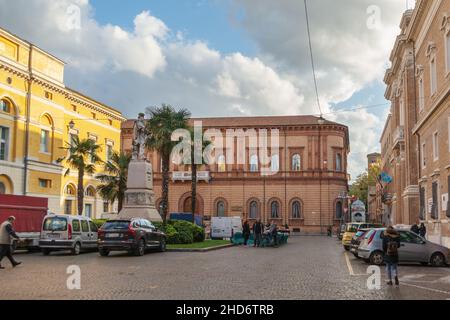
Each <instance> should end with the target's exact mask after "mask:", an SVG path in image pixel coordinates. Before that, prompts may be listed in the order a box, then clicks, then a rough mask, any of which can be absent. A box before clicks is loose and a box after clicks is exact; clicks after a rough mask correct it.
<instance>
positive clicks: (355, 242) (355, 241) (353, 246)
mask: <svg viewBox="0 0 450 320" xmlns="http://www.w3.org/2000/svg"><path fill="white" fill-rule="evenodd" d="M370 230H371V229H360V230H359V231H358V232H356V234H355V235H354V236H353V238H352V240H351V242H350V252H351V253H353V255H354V256H355V257H357V258H359V256H358V247H359V245H360V244H361V241H362V240H363V239H364V236H365V235H366V233H367V232H368V231H370Z"/></svg>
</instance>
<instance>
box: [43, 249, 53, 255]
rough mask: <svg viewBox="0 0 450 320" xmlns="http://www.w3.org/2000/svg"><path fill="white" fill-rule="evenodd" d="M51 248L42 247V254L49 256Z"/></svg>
mask: <svg viewBox="0 0 450 320" xmlns="http://www.w3.org/2000/svg"><path fill="white" fill-rule="evenodd" d="M50 252H51V251H50V249H42V254H43V255H44V256H48V255H49V254H50Z"/></svg>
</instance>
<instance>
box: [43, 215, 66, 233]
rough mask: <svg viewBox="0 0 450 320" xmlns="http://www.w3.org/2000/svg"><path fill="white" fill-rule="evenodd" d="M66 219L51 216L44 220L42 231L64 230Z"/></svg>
mask: <svg viewBox="0 0 450 320" xmlns="http://www.w3.org/2000/svg"><path fill="white" fill-rule="evenodd" d="M66 230H67V219H66V218H62V217H51V218H47V219H45V221H44V231H66Z"/></svg>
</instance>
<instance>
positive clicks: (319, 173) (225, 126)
mask: <svg viewBox="0 0 450 320" xmlns="http://www.w3.org/2000/svg"><path fill="white" fill-rule="evenodd" d="M191 121H192V122H194V121H196V122H201V123H202V127H203V130H207V129H209V130H211V129H215V130H217V131H219V132H221V133H223V136H224V137H225V136H226V132H227V130H228V131H230V130H232V131H233V130H234V132H238V130H241V132H249V130H255V131H256V132H260V131H259V130H263V129H267V132H268V133H267V135H268V138H267V141H268V144H269V146H270V145H271V137H272V135H271V132H275V131H276V130H278V131H277V132H278V136H279V138H278V141H279V143H278V144H279V147H278V148H276V149H270V148H269V149H268V152H267V158H268V159H269V160H270V163H267V162H265V163H267V165H263V164H262V163H261V162H264V161H260V159H259V158H258V157H259V155H260V153H259V150H256V149H253V148H251V147H249V142H250V141H249V138H248V137H246V138H244V139H245V147H243V149H242V145H239V143H238V142H237V140H238V139H237V138H236V137H233V138H232V142H233V143H232V145H234V147H233V148H231V149H232V150H231V149H230V148H229V145H227V146H226V147H225V143H224V149H223V153H219V152H216V153H215V157H216V163H215V164H214V165H203V166H201V167H200V168H199V169H198V175H197V177H198V180H199V183H198V190H197V195H198V199H197V210H196V211H197V212H196V214H200V215H202V216H203V217H204V220H205V221H208V220H209V219H210V217H211V216H241V217H242V218H243V219H249V220H250V222H252V221H254V220H255V219H261V220H262V221H264V222H266V221H269V220H272V219H273V220H275V221H277V224H278V225H286V224H287V225H289V228H290V229H291V230H293V231H298V229H301V232H302V233H319V232H326V228H327V227H328V226H330V225H335V226H336V225H338V224H339V223H340V222H341V221H343V220H345V219H346V215H345V212H347V208H346V201H345V200H343V199H342V195H343V194H346V193H347V191H348V175H347V156H348V153H349V150H350V146H349V132H348V128H347V127H346V126H344V125H341V124H338V123H334V122H330V121H327V120H323V119H321V118H318V117H314V116H281V117H226V118H203V119H201V118H196V119H192V120H191ZM133 125H134V120H128V121H125V122H124V123H123V124H122V149H123V150H124V151H125V152H131V144H132V137H133ZM274 130H275V131H274ZM259 139H261V138H259ZM240 148H241V149H240ZM237 150H245V156H244V159H245V161H244V162H245V164H242V161H237V159H236V158H237V157H238V156H237ZM230 158H231V159H233V160H234V164H230V161H229V160H228V159H230ZM147 159H148V160H149V161H150V162H151V163H152V165H153V171H154V189H155V190H154V191H155V194H156V199H157V201H156V206H157V208H160V203H161V177H162V174H161V158H160V156H159V155H158V154H157V152H152V151H150V150H149V151H148V155H147ZM225 159H226V161H225ZM241 160H242V158H241ZM237 163H241V164H237ZM265 170H269V171H271V172H272V173H270V174H263V172H264V171H265ZM170 176H171V181H170V186H169V213H182V212H190V211H191V209H190V205H191V198H190V190H191V184H190V180H191V174H190V166H189V165H176V164H173V163H172V164H171V168H170Z"/></svg>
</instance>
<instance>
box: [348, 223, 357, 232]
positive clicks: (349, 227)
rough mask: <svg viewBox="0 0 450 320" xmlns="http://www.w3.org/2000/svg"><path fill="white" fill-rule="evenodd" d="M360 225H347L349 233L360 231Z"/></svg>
mask: <svg viewBox="0 0 450 320" xmlns="http://www.w3.org/2000/svg"><path fill="white" fill-rule="evenodd" d="M358 226H359V225H358V224H356V223H349V224H348V225H347V232H356V231H358Z"/></svg>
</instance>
